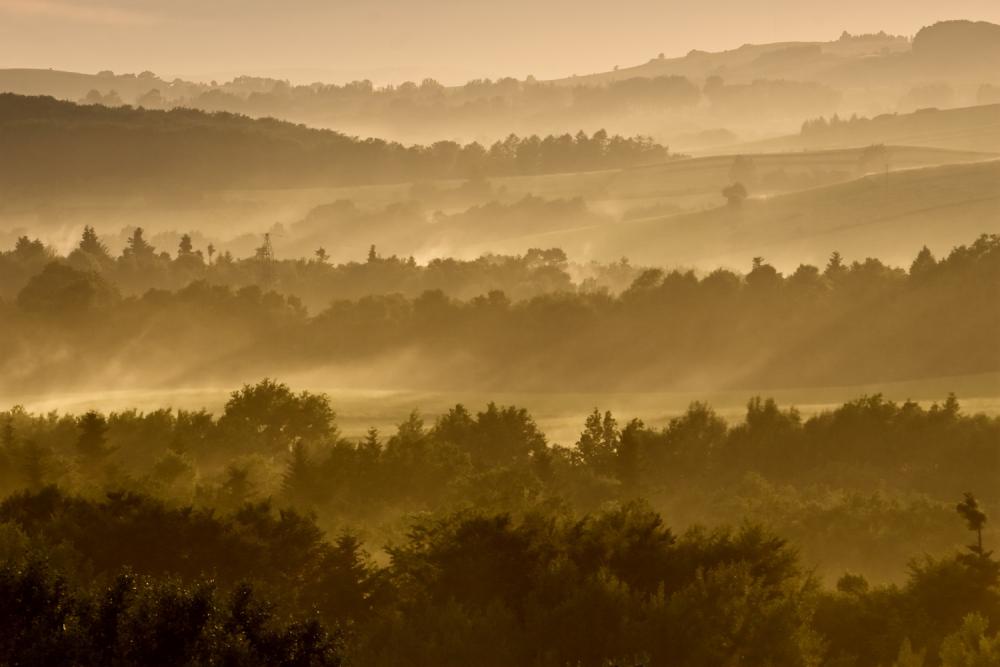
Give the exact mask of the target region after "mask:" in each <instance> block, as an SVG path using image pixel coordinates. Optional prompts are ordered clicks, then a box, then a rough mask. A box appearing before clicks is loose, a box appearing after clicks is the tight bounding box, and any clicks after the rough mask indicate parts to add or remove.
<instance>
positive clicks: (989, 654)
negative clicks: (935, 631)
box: [941, 613, 1000, 667]
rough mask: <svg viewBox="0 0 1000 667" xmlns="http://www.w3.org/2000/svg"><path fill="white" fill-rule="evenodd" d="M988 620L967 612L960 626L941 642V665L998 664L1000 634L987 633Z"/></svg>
mask: <svg viewBox="0 0 1000 667" xmlns="http://www.w3.org/2000/svg"><path fill="white" fill-rule="evenodd" d="M989 626H990V624H989V621H987V620H986V618H984V617H983V616H982V615H981V614H977V613H973V614H969V615H968V616H966V617H965V618H964V619H963V620H962V627H961V628H959V629H958V631H956V632H955V633H954V634H951V635H948V636H947V637H945V638H944V641H942V642H941V665H942V667H996V665H1000V634H997V633H994V634H993V635H992V636H990V635H989V634H987V632H988V630H989Z"/></svg>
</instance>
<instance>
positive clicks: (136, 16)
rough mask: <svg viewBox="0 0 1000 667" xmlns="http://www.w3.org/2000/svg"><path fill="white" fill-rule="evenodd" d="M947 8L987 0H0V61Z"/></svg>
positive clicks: (493, 61) (573, 56)
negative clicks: (612, 0) (615, 0)
mask: <svg viewBox="0 0 1000 667" xmlns="http://www.w3.org/2000/svg"><path fill="white" fill-rule="evenodd" d="M949 18H968V19H975V20H988V21H993V22H996V23H1000V0H756V1H752V0H619V1H618V2H610V1H607V0H602V1H599V2H598V1H594V0H491V1H489V2H486V1H485V0H0V67H53V68H56V69H70V70H76V71H84V72H94V71H97V70H100V69H112V70H115V71H116V72H130V71H135V72H137V71H141V70H144V69H151V70H153V71H154V72H156V73H157V74H161V75H165V76H173V75H183V76H193V77H200V78H213V77H214V78H223V77H228V76H231V75H233V74H235V73H248V74H267V75H280V76H286V77H289V78H292V79H294V80H297V81H303V80H305V81H311V80H328V81H333V80H340V79H350V78H357V77H362V76H367V77H369V78H372V79H373V80H376V81H378V82H385V81H391V80H399V79H403V78H419V77H422V76H435V77H436V78H438V79H440V80H442V81H443V82H446V83H455V82H461V81H464V80H466V79H468V78H471V77H478V76H489V77H496V76H500V75H513V76H518V77H523V76H525V75H527V74H534V75H535V76H537V77H539V78H550V77H554V76H565V75H569V74H574V73H577V74H583V73H586V72H591V71H597V70H605V69H610V68H611V67H612V66H614V65H622V66H624V65H629V64H638V63H641V62H644V61H646V60H648V59H649V58H651V57H653V56H655V55H656V54H657V53H659V52H661V51H662V52H665V53H666V54H667V55H668V56H672V55H683V54H684V53H686V52H687V51H689V50H690V49H692V48H699V49H705V50H719V49H725V48H733V47H736V46H739V45H740V44H743V43H746V42H758V43H759V42H768V41H778V40H791V39H807V40H808V39H824V40H825V39H834V38H836V37H837V36H838V35H839V34H840V32H841V31H842V30H847V31H849V32H853V33H857V32H877V31H878V30H882V29H884V30H886V31H887V32H892V33H897V34H906V35H912V34H913V33H914V32H916V31H917V30H918V29H919V28H920V27H921V26H922V25H926V24H929V23H932V22H934V21H937V20H943V19H949Z"/></svg>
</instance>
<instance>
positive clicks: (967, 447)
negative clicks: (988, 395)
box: [0, 380, 1000, 667]
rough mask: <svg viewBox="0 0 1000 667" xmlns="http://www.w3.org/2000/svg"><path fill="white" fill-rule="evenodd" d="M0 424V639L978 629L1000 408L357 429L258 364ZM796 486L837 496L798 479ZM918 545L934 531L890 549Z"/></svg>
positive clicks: (49, 658) (390, 647) (497, 652)
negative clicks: (254, 379)
mask: <svg viewBox="0 0 1000 667" xmlns="http://www.w3.org/2000/svg"><path fill="white" fill-rule="evenodd" d="M0 426H2V428H0V436H2V438H0V440H2V442H0V473H2V484H3V487H4V489H5V491H6V492H7V493H8V494H9V495H8V496H7V498H6V500H4V501H3V502H2V503H0V532H2V534H3V536H4V537H3V542H2V543H3V552H2V554H0V556H2V561H3V564H2V565H0V594H2V595H3V596H4V598H5V599H8V600H16V601H17V604H16V605H14V606H5V607H4V611H3V612H0V630H2V631H0V637H2V639H0V656H2V657H3V659H5V660H6V659H10V658H11V657H12V656H13V657H16V658H17V659H19V660H22V661H23V660H28V659H30V661H32V662H34V663H36V664H52V663H53V662H73V663H84V664H94V663H107V662H112V663H114V662H121V661H124V662H128V663H131V664H135V663H141V664H178V663H185V664H188V663H197V664H201V663H204V662H215V661H229V662H232V661H237V662H239V663H240V664H303V665H306V664H344V663H346V664H386V665H389V664H392V665H400V664H406V665H409V664H412V665H426V664H440V665H465V664H483V665H509V664H534V665H565V664H580V665H605V664H609V662H612V663H614V664H630V665H692V666H694V665H709V664H711V665H715V664H728V662H731V661H733V660H735V659H736V658H734V656H741V657H740V658H739V660H741V661H746V660H751V661H752V662H750V663H747V664H774V665H792V666H794V665H802V666H807V665H824V666H826V665H829V666H831V667H832V666H834V665H838V666H839V665H844V664H850V665H857V666H858V667H869V666H870V667H877V666H881V665H897V666H898V667H909V666H911V665H918V664H925V663H923V660H924V657H925V656H926V659H927V662H926V664H927V665H944V666H946V667H968V666H970V665H984V666H985V665H992V664H995V663H994V661H995V660H996V658H997V657H998V654H997V648H998V643H997V638H996V636H995V634H991V631H990V630H988V628H995V627H996V623H997V622H998V621H1000V588H998V584H1000V563H998V562H997V561H996V560H995V559H994V558H993V556H992V551H990V550H989V546H990V545H991V544H994V543H995V540H996V536H997V532H996V531H995V530H987V531H986V532H985V533H984V531H983V529H984V527H985V528H989V526H987V523H986V515H987V512H986V510H989V511H991V512H995V510H996V507H997V504H998V501H1000V498H998V497H997V496H996V495H995V491H996V487H995V483H994V482H995V480H996V477H997V474H998V472H1000V471H998V469H997V465H998V461H1000V457H998V453H1000V451H998V446H1000V420H998V419H996V418H988V417H985V416H982V415H966V414H964V413H963V412H962V410H961V407H960V405H959V404H958V402H957V401H956V400H955V398H954V397H948V399H947V400H946V401H944V402H943V403H941V404H936V405H934V406H931V407H929V408H925V407H921V406H919V405H916V404H914V403H909V402H907V403H904V404H896V403H893V402H891V401H887V400H885V399H883V398H882V397H880V396H868V397H863V398H861V399H859V400H857V401H853V402H850V403H847V404H845V405H843V406H842V407H840V408H838V409H836V410H833V411H829V412H824V413H822V414H819V415H817V416H815V417H812V418H809V419H807V420H803V419H802V418H801V417H800V416H799V414H798V413H797V411H795V410H794V409H781V408H779V407H778V406H776V405H775V404H774V402H773V401H770V400H763V399H760V398H755V399H753V400H751V401H750V402H749V404H748V407H747V413H746V417H745V420H744V421H742V422H741V423H736V424H727V423H726V422H725V421H723V420H721V419H720V418H719V417H717V416H716V415H715V414H714V412H713V411H712V409H711V408H710V407H709V406H707V405H704V404H695V405H692V406H691V408H690V409H689V410H688V411H687V412H686V413H684V414H682V415H679V416H677V417H676V418H674V419H673V420H671V421H670V423H669V424H668V425H667V426H666V427H665V428H663V429H656V428H649V427H646V426H645V425H644V424H643V423H642V422H641V421H639V420H630V421H628V422H626V423H623V424H619V423H618V422H617V421H616V419H615V418H614V416H612V415H611V414H610V413H606V414H601V413H600V412H599V411H597V410H595V412H594V414H592V415H591V416H590V417H588V418H587V420H586V422H585V424H584V425H583V429H582V431H581V433H580V436H579V440H578V442H577V443H575V446H574V447H572V448H570V447H560V446H555V445H552V444H550V443H548V442H547V439H546V437H545V435H544V434H543V433H541V432H540V431H539V429H538V428H537V426H535V424H534V421H533V420H532V418H531V416H530V415H529V414H527V413H526V412H525V411H524V410H522V409H518V408H516V407H503V406H497V405H494V404H490V405H488V406H486V408H485V409H484V410H482V411H480V412H477V413H475V414H473V413H472V412H470V411H469V410H467V409H466V408H464V407H463V406H460V405H459V406H456V407H455V408H453V409H452V410H450V411H449V412H448V413H447V414H444V415H441V416H440V417H438V418H437V419H436V420H435V421H434V422H433V424H432V425H431V426H427V425H426V424H425V423H424V421H423V420H422V419H421V418H420V416H419V415H416V414H414V415H413V416H411V417H410V418H409V419H408V420H406V421H405V422H404V423H402V424H400V425H399V427H398V429H397V431H396V433H395V434H393V435H391V436H389V437H387V438H386V437H383V436H382V435H381V434H379V433H378V432H377V431H375V430H374V429H373V430H372V431H370V432H369V434H368V436H367V437H366V438H364V439H363V440H361V441H353V440H347V439H345V438H343V437H341V436H340V435H339V433H338V430H337V426H336V421H335V415H334V413H333V407H332V405H331V404H330V402H329V399H327V398H326V397H325V396H323V395H321V394H311V393H309V392H301V393H295V392H293V391H292V390H291V389H290V388H288V387H287V386H285V385H283V384H280V383H277V382H274V381H271V380H265V381H263V382H260V383H258V384H255V385H247V386H245V387H243V388H241V389H240V390H238V391H236V392H233V394H232V396H231V398H230V400H229V402H228V403H227V404H226V406H225V409H224V411H223V412H222V413H221V414H220V415H219V416H218V417H214V416H212V415H210V414H208V413H205V412H185V411H177V412H175V411H172V410H169V409H164V410H157V411H153V412H149V413H139V412H136V411H134V410H132V411H123V412H118V413H112V414H107V415H106V414H101V413H98V412H88V413H86V414H83V415H78V416H74V415H57V414H54V413H53V414H33V413H30V412H27V411H25V410H23V409H21V408H15V409H13V410H11V411H8V412H6V413H0ZM941 443H948V447H946V448H942V447H940V445H941ZM848 445H849V446H848ZM748 484H750V485H752V486H755V487H756V491H748V490H747V488H746V487H747V485H748ZM769 488H770V489H782V491H781V493H780V496H781V500H780V501H778V503H779V504H778V505H773V504H772V505H770V506H769V505H768V503H769V501H768V499H767V497H768V495H769V494H774V493H776V492H775V491H774V490H771V491H769V490H768V489H769ZM816 488H826V489H828V491H827V493H831V492H833V491H834V490H836V493H835V494H834V495H837V494H841V495H840V499H839V501H838V500H834V501H832V504H831V501H829V500H828V501H827V504H826V506H823V505H822V504H821V503H818V502H817V501H816V500H815V499H813V500H809V499H808V494H809V493H810V489H816ZM968 488H975V489H977V490H980V491H981V493H982V494H983V495H982V496H980V497H979V498H978V499H977V498H976V497H975V496H973V495H970V494H966V495H965V497H964V500H963V493H965V492H964V491H963V489H968ZM904 489H905V490H906V491H905V492H904V491H903V490H904ZM796 498H799V500H798V501H796ZM643 499H646V500H643ZM956 500H961V503H959V505H958V514H956V512H955V508H956V505H955V502H956ZM713 501H714V502H713ZM770 502H771V503H773V502H774V499H772V500H771V501H770ZM754 505H756V506H757V511H756V513H754V511H752V508H753V507H754ZM696 508H700V510H701V512H702V514H698V513H697V512H698V509H696ZM712 508H715V509H714V510H713V509H712ZM779 508H780V509H779ZM748 509H751V511H748ZM706 511H707V512H708V514H705V513H704V512H706ZM661 512H664V513H665V514H661ZM959 515H960V516H959ZM664 516H666V517H670V518H669V519H664ZM706 519H707V520H708V521H711V522H713V523H712V524H706V521H705V520H706ZM668 520H669V521H670V522H671V523H674V522H677V523H681V524H683V526H686V527H681V528H680V529H673V528H671V527H670V526H669V524H668V523H667V521H668ZM740 520H750V521H751V523H744V524H743V525H742V526H741V527H739V528H725V527H718V528H706V527H704V526H706V525H713V524H714V525H719V526H722V525H724V522H728V521H740ZM963 520H964V521H963ZM752 521H758V522H760V523H752ZM963 523H964V524H966V525H963ZM765 524H766V525H765ZM966 527H967V528H968V529H969V530H971V531H972V532H971V535H970V533H968V532H965V531H964V528H966ZM963 533H964V535H963ZM789 536H792V537H794V539H789ZM800 539H801V540H802V541H801V542H800V541H799V540H800ZM968 541H971V543H972V544H971V546H970V547H968V548H959V550H958V551H957V552H956V551H955V549H956V548H957V547H958V545H960V544H962V543H963V542H968ZM913 543H922V544H924V545H925V546H926V547H928V552H929V553H932V554H934V555H927V556H924V557H922V558H916V559H914V560H912V562H911V565H910V570H909V573H908V574H903V572H904V570H903V565H904V564H905V562H906V560H907V559H908V558H910V557H911V556H917V554H914V553H911V552H909V551H908V549H910V548H911V547H910V546H909V545H910V544H913ZM803 548H804V550H803ZM949 552H951V553H949ZM817 559H822V560H823V561H824V566H825V567H824V571H823V573H822V574H823V577H822V579H821V578H820V577H818V576H817V574H816V573H815V571H814V570H813V567H814V565H815V563H816V562H817ZM845 564H849V565H850V566H851V570H852V571H850V572H848V573H847V574H842V575H837V574H835V568H837V567H842V566H843V565H845ZM880 568H885V569H880ZM865 570H867V572H868V573H869V576H864V575H862V574H860V573H859V572H861V571H865ZM887 572H891V574H888V578H889V579H890V580H891V581H884V580H883V577H886V575H887ZM872 575H874V576H875V579H874V580H873V579H872ZM834 582H835V585H834ZM582 629H583V630H586V631H581V630H582ZM993 632H995V631H993ZM487 646H488V647H489V649H488V650H487V649H485V648H484V647H487ZM727 661H728V662H727ZM976 661H978V662H976Z"/></svg>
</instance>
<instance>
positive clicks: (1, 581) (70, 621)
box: [0, 561, 342, 667]
mask: <svg viewBox="0 0 1000 667" xmlns="http://www.w3.org/2000/svg"><path fill="white" fill-rule="evenodd" d="M0 599H2V600H4V604H3V605H0V661H2V662H3V663H4V664H11V665H71V664H80V665H150V666H153V665H204V664H239V665H260V666H261V667H263V666H265V665H268V666H269V665H289V666H291V665H296V666H302V667H307V666H310V667H311V666H318V665H339V664H341V655H342V646H341V644H340V642H339V640H338V638H337V637H336V636H332V635H331V634H330V633H329V632H328V631H327V630H325V629H324V628H323V627H322V626H321V625H320V624H319V623H318V622H317V621H315V620H289V619H287V618H284V617H281V616H278V615H275V614H274V612H273V611H272V610H271V609H270V606H269V605H268V604H267V603H266V602H264V601H262V600H260V599H258V598H257V597H256V595H255V594H254V592H253V590H252V588H251V587H250V586H248V585H241V586H239V587H237V588H236V589H234V590H233V592H232V593H231V594H230V595H229V596H224V595H222V594H220V593H219V592H217V591H216V590H215V588H214V587H213V586H212V585H211V584H208V583H194V584H184V583H181V582H178V581H173V580H170V579H159V580H157V579H150V578H147V577H136V576H134V575H131V574H123V575H120V576H117V577H115V578H113V579H112V580H110V582H109V583H108V585H107V586H103V587H102V586H88V585H87V584H85V583H82V582H76V583H73V582H69V581H67V580H66V579H64V578H62V577H61V576H59V575H58V574H56V573H54V572H52V571H51V569H49V568H48V567H47V566H45V565H44V564H42V563H40V562H37V561H31V562H28V563H27V564H24V565H16V564H12V563H7V564H0Z"/></svg>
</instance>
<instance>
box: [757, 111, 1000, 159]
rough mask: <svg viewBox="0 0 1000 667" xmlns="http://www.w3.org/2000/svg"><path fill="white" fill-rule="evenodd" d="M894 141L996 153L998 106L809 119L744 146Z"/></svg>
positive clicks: (780, 147) (999, 148)
mask: <svg viewBox="0 0 1000 667" xmlns="http://www.w3.org/2000/svg"><path fill="white" fill-rule="evenodd" d="M872 144H896V145H903V144H905V145H910V146H927V147H932V148H945V149H951V150H971V151H987V152H1000V104H989V105H981V106H974V107H965V108H960V109H924V110H921V111H916V112H913V113H909V114H885V115H882V116H877V117H875V118H857V119H851V120H839V119H837V120H830V121H828V120H825V119H824V120H822V121H812V122H809V123H807V124H806V125H805V127H804V128H803V130H802V132H800V133H799V134H795V135H789V136H786V137H779V138H776V139H770V140H767V141H759V142H754V143H748V144H743V145H742V146H741V147H740V148H741V149H742V150H745V151H749V152H758V151H791V150H817V149H823V148H843V147H847V146H868V145H872Z"/></svg>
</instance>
